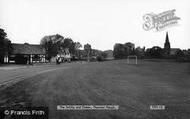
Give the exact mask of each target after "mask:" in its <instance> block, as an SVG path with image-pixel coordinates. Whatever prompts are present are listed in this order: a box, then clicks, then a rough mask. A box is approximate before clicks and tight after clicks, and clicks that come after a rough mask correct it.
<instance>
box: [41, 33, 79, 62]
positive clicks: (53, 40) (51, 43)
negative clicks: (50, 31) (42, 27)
mask: <svg viewBox="0 0 190 119" xmlns="http://www.w3.org/2000/svg"><path fill="white" fill-rule="evenodd" d="M78 43H79V42H78ZM40 44H41V45H42V46H43V47H44V48H45V50H46V54H47V59H48V60H50V59H51V57H54V56H56V55H57V54H58V52H60V51H62V50H63V49H65V48H68V49H69V52H70V53H71V54H75V50H76V48H75V42H74V41H73V40H72V39H71V38H64V37H63V36H61V35H59V34H56V35H50V36H45V37H43V38H42V40H41V42H40Z"/></svg>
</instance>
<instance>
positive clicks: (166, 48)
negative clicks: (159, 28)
mask: <svg viewBox="0 0 190 119" xmlns="http://www.w3.org/2000/svg"><path fill="white" fill-rule="evenodd" d="M164 54H165V57H166V58H168V57H169V56H170V41H169V36H168V32H167V33H166V39H165V43H164Z"/></svg>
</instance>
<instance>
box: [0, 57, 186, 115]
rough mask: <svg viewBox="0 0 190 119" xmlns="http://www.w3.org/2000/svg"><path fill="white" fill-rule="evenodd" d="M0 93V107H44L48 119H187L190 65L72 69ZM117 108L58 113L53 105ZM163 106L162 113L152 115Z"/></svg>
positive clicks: (94, 65) (152, 63)
mask: <svg viewBox="0 0 190 119" xmlns="http://www.w3.org/2000/svg"><path fill="white" fill-rule="evenodd" d="M59 67H67V68H65V69H64V68H63V69H59V70H53V71H51V72H48V73H47V72H45V73H41V74H37V75H35V76H33V77H30V78H26V79H25V80H23V81H20V82H18V83H17V84H14V85H12V86H10V87H7V88H6V89H0V104H1V105H5V104H7V105H8V104H13V103H22V104H24V105H28V106H48V107H49V111H50V114H49V118H50V119H190V63H177V62H166V61H145V60H139V64H138V65H132V64H131V65H129V64H127V63H126V60H115V61H106V62H92V63H71V64H67V65H64V64H63V65H61V66H59ZM79 104H81V105H88V104H89V105H119V110H111V111H105V110H98V111H92V110H91V111H90V110H87V111H58V110H56V106H57V105H79ZM150 105H165V107H166V109H165V110H159V111H154V110H150V109H149V108H150Z"/></svg>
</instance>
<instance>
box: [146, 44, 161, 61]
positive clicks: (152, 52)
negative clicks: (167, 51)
mask: <svg viewBox="0 0 190 119" xmlns="http://www.w3.org/2000/svg"><path fill="white" fill-rule="evenodd" d="M163 52H164V51H163V49H162V48H160V47H158V46H154V47H152V48H149V49H147V50H146V53H145V55H146V57H148V58H162V57H163Z"/></svg>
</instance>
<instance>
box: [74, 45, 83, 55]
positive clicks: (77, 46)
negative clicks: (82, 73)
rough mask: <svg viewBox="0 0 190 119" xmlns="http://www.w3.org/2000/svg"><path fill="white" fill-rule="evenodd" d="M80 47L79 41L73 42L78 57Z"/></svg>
mask: <svg viewBox="0 0 190 119" xmlns="http://www.w3.org/2000/svg"><path fill="white" fill-rule="evenodd" d="M81 47H82V45H81V43H80V42H75V51H76V52H75V55H76V56H77V57H78V58H80V51H79V48H81Z"/></svg>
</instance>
